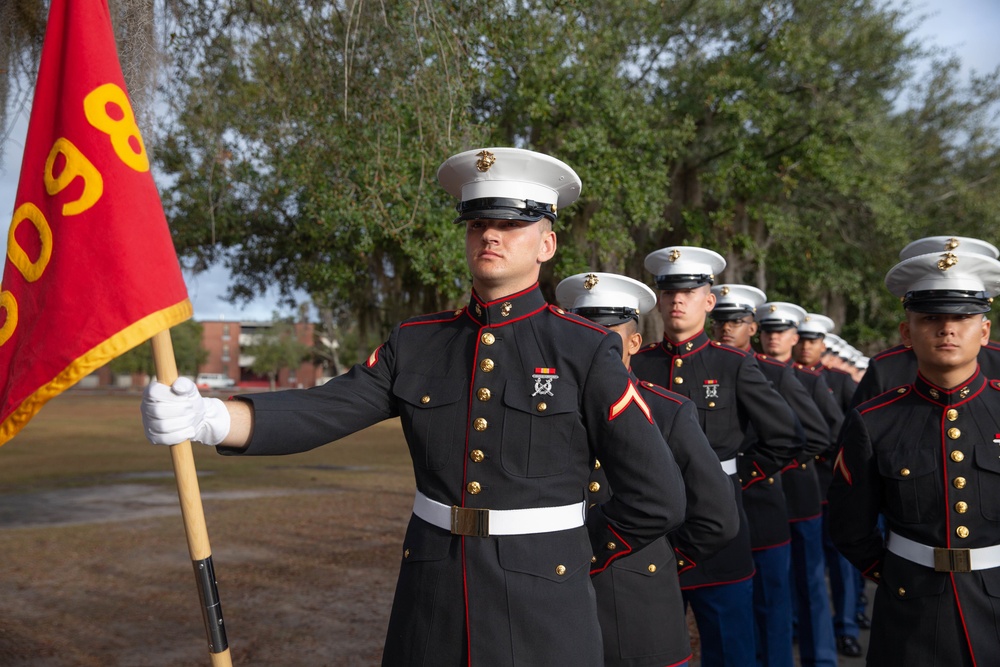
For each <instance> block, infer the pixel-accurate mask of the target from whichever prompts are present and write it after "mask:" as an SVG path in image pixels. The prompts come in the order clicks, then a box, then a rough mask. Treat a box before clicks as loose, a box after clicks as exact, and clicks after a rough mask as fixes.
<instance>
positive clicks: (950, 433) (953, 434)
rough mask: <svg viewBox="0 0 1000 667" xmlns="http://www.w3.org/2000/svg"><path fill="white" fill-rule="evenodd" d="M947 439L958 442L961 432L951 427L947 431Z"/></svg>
mask: <svg viewBox="0 0 1000 667" xmlns="http://www.w3.org/2000/svg"><path fill="white" fill-rule="evenodd" d="M948 437H949V438H951V439H952V440H958V439H959V438H961V437H962V431H961V430H959V429H957V428H955V427H954V426H952V427H951V428H950V429H948Z"/></svg>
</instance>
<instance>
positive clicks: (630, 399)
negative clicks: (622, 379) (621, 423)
mask: <svg viewBox="0 0 1000 667" xmlns="http://www.w3.org/2000/svg"><path fill="white" fill-rule="evenodd" d="M630 403H635V404H636V405H637V406H639V409H640V410H642V413H643V414H644V415H646V419H648V420H649V423H650V424H652V423H653V415H652V414H651V413H650V411H649V406H648V405H646V401H644V400H642V396H640V395H639V390H638V389H636V388H635V385H634V384H632V382H631V381H630V382H629V383H628V387H627V388H626V389H625V393H624V394H622V397H621V398H619V399H618V400H617V401H615V402H614V404H613V405H612V406H611V410H610V412H609V413H608V421H609V422H610V421H614V420H615V418H616V417H617V416H618V415H620V414H621V413H623V412H625V408H627V407H628V406H629V404H630Z"/></svg>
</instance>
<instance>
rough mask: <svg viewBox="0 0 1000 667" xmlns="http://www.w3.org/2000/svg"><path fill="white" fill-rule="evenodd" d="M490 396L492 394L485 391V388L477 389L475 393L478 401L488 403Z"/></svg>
mask: <svg viewBox="0 0 1000 667" xmlns="http://www.w3.org/2000/svg"><path fill="white" fill-rule="evenodd" d="M492 396H493V394H492V393H490V390H489V389H487V388H486V387H482V388H480V389H479V391H477V392H476V398H478V399H479V400H480V401H488V400H490V398H491V397H492Z"/></svg>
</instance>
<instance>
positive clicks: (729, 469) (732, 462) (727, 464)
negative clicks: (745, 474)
mask: <svg viewBox="0 0 1000 667" xmlns="http://www.w3.org/2000/svg"><path fill="white" fill-rule="evenodd" d="M720 463H722V472H724V473H726V474H727V475H735V474H736V459H734V458H733V459H726V460H725V461H720Z"/></svg>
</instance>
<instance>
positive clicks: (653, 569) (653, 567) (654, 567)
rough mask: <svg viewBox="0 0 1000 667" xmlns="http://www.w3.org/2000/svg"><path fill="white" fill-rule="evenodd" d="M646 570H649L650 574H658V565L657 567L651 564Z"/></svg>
mask: <svg viewBox="0 0 1000 667" xmlns="http://www.w3.org/2000/svg"><path fill="white" fill-rule="evenodd" d="M646 569H647V570H649V572H650V573H653V572H656V565H655V564H654V563H650V564H649V565H648V566H647V567H646Z"/></svg>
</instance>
